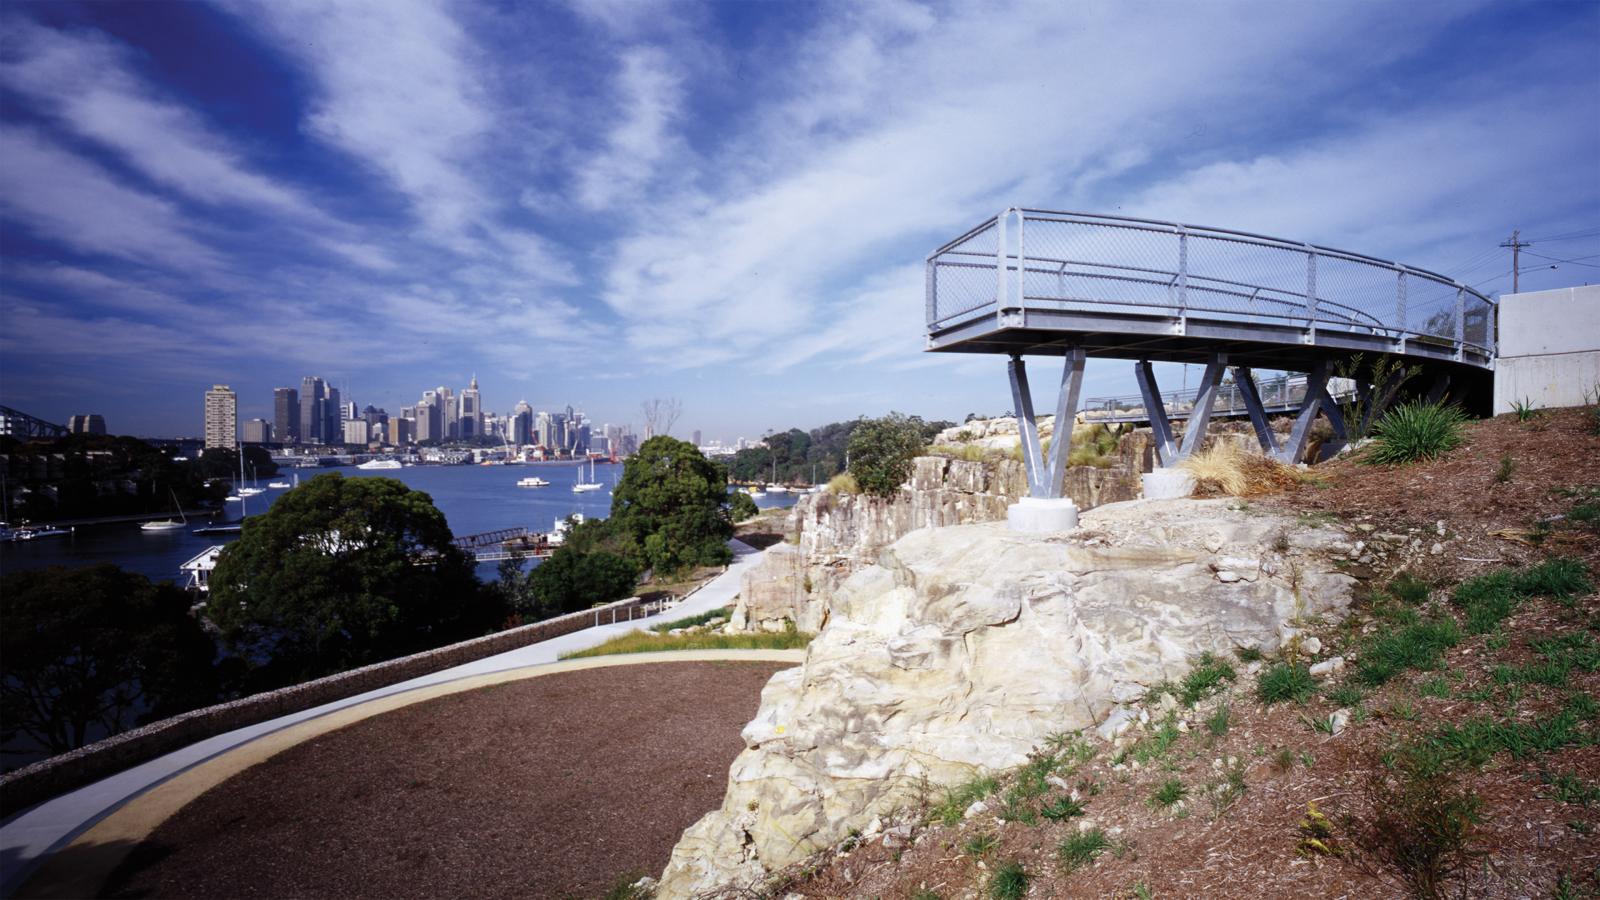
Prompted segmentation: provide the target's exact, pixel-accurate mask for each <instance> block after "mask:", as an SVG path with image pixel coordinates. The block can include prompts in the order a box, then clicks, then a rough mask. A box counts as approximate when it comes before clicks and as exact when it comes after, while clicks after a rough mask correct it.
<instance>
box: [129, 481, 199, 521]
mask: <svg viewBox="0 0 1600 900" xmlns="http://www.w3.org/2000/svg"><path fill="white" fill-rule="evenodd" d="M167 493H169V494H172V490H171V489H170V488H169V489H168V490H167ZM172 505H173V507H174V508H176V509H177V510H178V516H179V517H180V518H181V519H183V521H181V522H177V521H174V520H172V519H161V520H158V521H154V522H145V523H144V524H142V525H140V526H139V530H140V531H177V530H178V529H180V528H186V527H188V525H189V517H188V516H185V515H184V514H183V507H182V506H181V505H179V503H178V495H177V494H172Z"/></svg>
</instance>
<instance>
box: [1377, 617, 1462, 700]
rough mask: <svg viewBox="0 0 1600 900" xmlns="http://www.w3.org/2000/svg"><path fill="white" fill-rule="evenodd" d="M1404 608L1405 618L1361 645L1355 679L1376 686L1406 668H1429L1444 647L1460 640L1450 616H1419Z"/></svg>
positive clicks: (1436, 663)
mask: <svg viewBox="0 0 1600 900" xmlns="http://www.w3.org/2000/svg"><path fill="white" fill-rule="evenodd" d="M1406 612H1407V613H1409V616H1408V617H1407V618H1409V621H1407V622H1406V623H1405V624H1403V625H1401V626H1400V627H1399V628H1397V629H1394V630H1391V631H1388V632H1387V633H1381V634H1379V635H1378V636H1376V637H1375V638H1373V639H1372V640H1370V641H1368V642H1367V643H1366V644H1365V645H1364V646H1363V647H1362V649H1361V656H1360V661H1359V663H1358V664H1357V665H1356V678H1357V679H1358V680H1360V681H1361V682H1363V683H1365V684H1369V685H1372V686H1374V687H1376V686H1378V685H1381V684H1384V683H1386V682H1388V681H1389V679H1391V678H1393V677H1395V676H1396V675H1399V674H1400V673H1401V672H1404V671H1405V670H1407V669H1421V670H1423V671H1432V670H1434V669H1437V668H1439V665H1440V663H1441V662H1443V660H1444V652H1445V651H1446V650H1448V649H1450V648H1451V647H1454V646H1455V645H1456V644H1459V643H1461V629H1460V628H1459V627H1458V626H1457V625H1456V623H1455V620H1454V619H1451V618H1449V617H1448V616H1440V617H1438V618H1436V619H1422V618H1421V617H1419V616H1417V614H1416V613H1415V612H1413V611H1411V610H1407V611H1406Z"/></svg>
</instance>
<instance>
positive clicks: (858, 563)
mask: <svg viewBox="0 0 1600 900" xmlns="http://www.w3.org/2000/svg"><path fill="white" fill-rule="evenodd" d="M1014 421H1015V420H1013V423H1014ZM1147 447H1148V441H1147V440H1146V439H1145V438H1144V437H1143V436H1139V435H1129V436H1127V437H1125V438H1124V439H1123V444H1122V447H1121V449H1120V450H1119V454H1118V459H1119V462H1118V464H1117V465H1114V466H1111V467H1109V468H1103V469H1097V468H1093V467H1089V466H1074V467H1072V468H1070V469H1068V470H1067V481H1066V494H1067V496H1069V497H1072V498H1073V500H1075V501H1076V502H1077V504H1078V506H1079V507H1080V508H1082V509H1091V508H1093V507H1096V506H1100V505H1102V504H1105V503H1113V502H1116V501H1120V500H1131V499H1133V498H1134V497H1137V496H1138V491H1139V474H1140V472H1141V471H1142V468H1141V467H1142V465H1143V455H1144V453H1145V451H1146V449H1147ZM1027 493H1028V481H1027V476H1026V475H1025V474H1024V473H1023V469H1022V463H1020V462H1018V461H1016V460H1012V459H995V460H986V461H982V462H978V461H970V460H960V459H947V458H945V457H942V456H923V457H918V458H916V459H915V460H913V461H912V468H911V476H910V478H908V479H907V480H906V483H905V484H904V485H903V486H902V487H901V488H900V490H899V491H898V492H897V493H896V494H895V496H893V497H871V496H868V495H865V494H832V493H824V494H807V495H805V496H803V497H801V498H800V500H799V502H798V503H796V504H795V508H794V511H793V512H792V513H791V516H790V522H789V528H790V530H791V532H792V533H795V534H797V535H798V541H799V542H798V544H797V545H785V546H783V547H773V548H772V549H771V550H769V551H768V552H767V555H766V557H765V559H764V560H763V561H762V564H761V565H759V566H756V567H754V568H752V569H751V570H750V571H749V572H747V573H745V576H744V581H743V583H742V585H741V587H740V591H739V600H738V602H737V604H736V605H735V608H734V613H733V624H734V627H735V629H736V630H748V631H777V630H782V629H783V628H784V627H785V623H786V622H788V621H793V622H794V623H795V625H796V626H798V627H799V629H800V630H801V631H809V632H815V631H817V630H819V629H821V628H822V626H823V625H824V624H826V622H827V620H828V615H829V607H830V604H831V600H832V597H833V594H834V592H835V591H836V590H837V589H838V587H839V585H840V584H842V583H843V582H844V580H845V579H846V578H848V577H849V576H850V575H852V574H854V573H855V572H856V571H858V570H860V569H862V568H865V567H866V566H869V565H872V564H873V563H875V562H877V560H878V555H879V554H880V553H882V552H883V550H884V548H886V547H888V546H889V545H890V544H893V543H894V542H895V541H897V540H899V539H900V538H901V537H903V536H904V535H906V534H909V533H910V532H912V531H914V530H916V529H918V528H943V527H947V526H950V525H967V524H973V523H977V522H997V521H1003V520H1004V519H1005V517H1006V507H1007V506H1010V505H1011V504H1013V503H1015V502H1017V500H1018V499H1020V498H1022V497H1025V496H1027Z"/></svg>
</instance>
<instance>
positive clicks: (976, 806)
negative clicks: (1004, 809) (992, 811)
mask: <svg viewBox="0 0 1600 900" xmlns="http://www.w3.org/2000/svg"><path fill="white" fill-rule="evenodd" d="M988 811H989V804H987V803H985V802H983V801H982V800H974V801H972V805H971V806H969V807H967V811H966V812H964V813H962V814H961V818H963V819H970V818H972V817H973V816H981V815H983V814H984V813H986V812H988Z"/></svg>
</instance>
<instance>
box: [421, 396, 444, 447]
mask: <svg viewBox="0 0 1600 900" xmlns="http://www.w3.org/2000/svg"><path fill="white" fill-rule="evenodd" d="M442 402H443V398H441V397H440V396H439V392H438V391H423V392H422V402H421V403H418V404H417V432H416V440H417V443H419V444H420V443H422V442H423V441H433V442H435V443H438V442H440V441H443V440H444V439H445V432H444V430H443V428H444V416H443V414H442V411H441V410H440V408H439V407H440V405H441V404H442Z"/></svg>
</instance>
